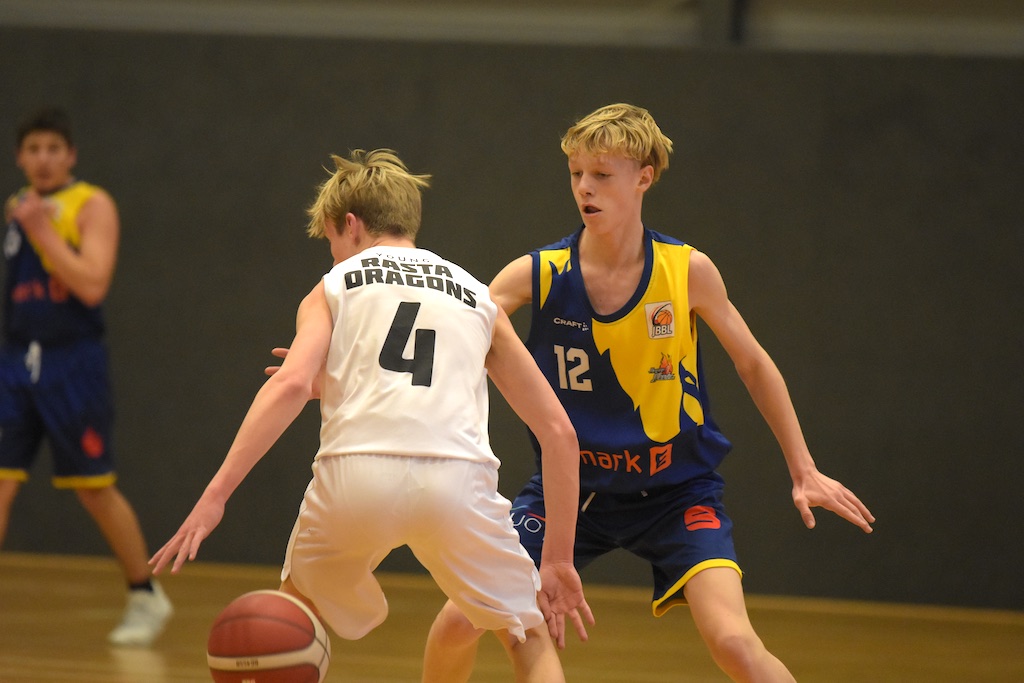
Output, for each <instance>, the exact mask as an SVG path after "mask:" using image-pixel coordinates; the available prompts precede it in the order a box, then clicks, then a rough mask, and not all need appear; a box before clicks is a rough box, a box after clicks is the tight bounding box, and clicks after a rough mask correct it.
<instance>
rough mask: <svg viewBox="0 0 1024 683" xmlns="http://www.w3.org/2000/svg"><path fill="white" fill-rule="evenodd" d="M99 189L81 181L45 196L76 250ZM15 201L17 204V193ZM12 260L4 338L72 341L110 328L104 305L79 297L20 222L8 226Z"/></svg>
mask: <svg viewBox="0 0 1024 683" xmlns="http://www.w3.org/2000/svg"><path fill="white" fill-rule="evenodd" d="M98 191H99V188H98V187H96V186H95V185H90V184H89V183H85V182H82V181H76V182H73V183H71V184H70V185H68V186H67V187H64V188H62V189H60V190H58V191H56V192H54V193H53V194H50V195H47V196H46V198H45V200H46V201H47V202H49V203H50V204H51V205H52V207H53V218H52V220H53V226H54V228H55V229H56V230H57V233H58V234H59V235H60V236H61V237H62V238H63V239H64V241H65V242H67V243H68V244H70V245H71V246H72V247H73V248H76V249H77V248H78V246H79V244H80V243H81V235H80V234H79V230H78V214H79V212H80V211H81V209H82V206H83V205H84V204H85V202H86V201H87V200H88V199H89V198H90V197H92V196H93V195H94V194H95V193H96V192H98ZM10 202H11V203H16V202H17V196H15V197H12V198H11V200H10ZM4 257H5V258H6V260H7V278H6V295H7V297H6V304H5V307H4V336H5V338H6V339H7V340H8V341H10V342H14V343H18V344H28V343H29V342H32V341H36V342H39V343H40V344H43V345H44V346H46V345H54V344H67V343H69V342H73V341H77V340H80V339H88V338H98V337H100V336H102V334H103V331H104V324H103V315H102V312H101V309H100V308H99V307H89V306H86V305H84V304H83V303H82V302H81V301H79V300H78V299H77V298H76V297H75V296H74V295H73V294H71V292H70V291H68V288H67V287H66V286H65V285H64V283H62V282H61V281H60V280H58V279H56V278H54V277H53V276H52V275H51V274H50V264H49V263H47V262H46V260H45V259H44V258H43V257H42V255H41V254H40V253H39V252H38V251H37V250H36V248H35V246H34V245H33V244H32V243H31V242H30V241H29V240H28V239H27V238H26V237H25V233H24V232H22V230H21V226H20V225H19V224H18V222H17V221H15V220H11V221H10V222H9V223H8V224H7V234H6V235H5V237H4Z"/></svg>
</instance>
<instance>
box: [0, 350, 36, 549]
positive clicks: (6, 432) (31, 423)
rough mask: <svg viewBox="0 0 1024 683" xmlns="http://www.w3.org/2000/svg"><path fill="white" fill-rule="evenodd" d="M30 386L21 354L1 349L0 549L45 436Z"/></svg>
mask: <svg viewBox="0 0 1024 683" xmlns="http://www.w3.org/2000/svg"><path fill="white" fill-rule="evenodd" d="M29 384H30V376H29V375H28V371H27V370H26V368H25V362H24V359H23V358H22V356H21V354H20V353H13V352H11V351H10V350H9V349H0V547H3V544H4V539H5V538H6V537H7V527H8V525H9V523H10V520H11V508H12V506H13V505H14V499H15V498H16V497H17V495H18V491H20V490H21V486H22V484H24V483H25V482H26V481H27V480H28V473H29V470H30V469H31V467H32V464H33V462H34V461H35V458H36V455H37V454H38V452H39V446H40V445H41V444H42V439H43V435H44V434H45V428H44V426H43V423H42V421H41V420H40V418H39V414H38V413H37V411H36V408H35V405H34V404H33V400H32V394H31V390H30V389H29V388H27V385H29Z"/></svg>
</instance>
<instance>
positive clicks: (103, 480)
mask: <svg viewBox="0 0 1024 683" xmlns="http://www.w3.org/2000/svg"><path fill="white" fill-rule="evenodd" d="M115 481H117V475H116V474H114V473H113V472H110V473H108V474H101V475H99V476H95V477H54V478H53V488H55V489H102V488H106V487H107V486H113V485H114V482H115Z"/></svg>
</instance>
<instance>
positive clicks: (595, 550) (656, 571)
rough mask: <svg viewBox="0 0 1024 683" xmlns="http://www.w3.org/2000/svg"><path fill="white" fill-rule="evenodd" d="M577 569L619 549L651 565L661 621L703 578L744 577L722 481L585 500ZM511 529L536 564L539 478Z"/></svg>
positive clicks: (540, 532) (523, 497)
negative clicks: (718, 573)
mask: <svg viewBox="0 0 1024 683" xmlns="http://www.w3.org/2000/svg"><path fill="white" fill-rule="evenodd" d="M580 506H581V511H580V513H579V520H578V522H577V525H576V549H575V564H576V568H577V569H582V568H584V567H586V566H587V565H588V564H590V563H591V562H593V561H594V560H595V559H597V558H598V557H600V556H601V555H604V554H605V553H608V552H610V551H612V550H615V549H616V548H622V549H623V550H627V551H629V552H631V553H633V554H634V555H636V556H637V557H640V558H642V559H644V560H646V561H647V562H649V563H650V564H651V570H652V573H653V578H654V595H653V599H652V609H653V611H654V614H655V616H661V615H662V614H664V613H665V612H666V611H667V610H668V609H669V608H671V607H674V606H675V605H679V604H683V603H685V602H686V599H685V597H684V596H683V586H684V585H685V584H686V582H687V581H689V580H690V579H691V578H692V577H693V576H694V575H696V574H697V573H698V572H700V571H703V570H704V569H709V568H711V567H729V568H732V569H735V570H736V571H737V572H740V568H739V564H738V563H737V560H736V550H735V548H734V546H733V541H732V520H730V519H729V517H728V516H727V515H726V514H725V508H724V507H723V505H722V480H721V478H719V477H717V476H715V477H709V478H706V479H698V480H694V481H690V482H687V483H686V484H682V485H679V486H672V487H667V488H664V489H659V490H653V491H648V492H646V493H635V494H615V493H596V494H594V495H593V496H591V493H590V492H583V493H581V495H580ZM512 523H513V524H514V525H515V527H516V530H517V531H518V532H519V538H520V541H521V542H522V544H523V547H524V548H526V551H527V552H528V553H530V557H532V558H533V561H534V562H535V563H537V564H538V565H539V564H540V553H541V545H542V543H543V540H544V491H543V489H542V488H541V485H540V480H539V477H538V476H537V475H534V477H533V479H531V480H530V481H529V483H527V485H526V486H525V487H524V488H523V490H522V491H521V492H520V493H519V495H518V496H516V499H515V501H513V503H512Z"/></svg>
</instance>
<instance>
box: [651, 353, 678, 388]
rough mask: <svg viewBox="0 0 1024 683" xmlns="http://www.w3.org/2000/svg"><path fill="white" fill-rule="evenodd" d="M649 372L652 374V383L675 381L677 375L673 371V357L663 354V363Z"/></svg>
mask: <svg viewBox="0 0 1024 683" xmlns="http://www.w3.org/2000/svg"><path fill="white" fill-rule="evenodd" d="M647 372H649V373H651V381H652V382H659V381H661V380H666V379H675V378H676V373H674V372H673V371H672V356H670V355H668V354H665V353H663V354H661V362H660V363H658V365H657V366H655V367H653V368H651V369H650V370H648V371H647Z"/></svg>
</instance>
